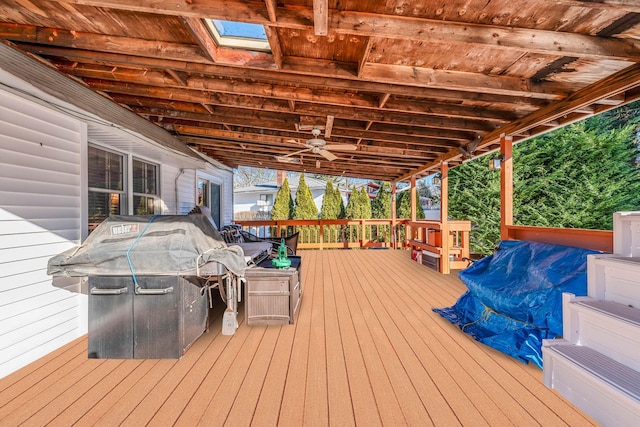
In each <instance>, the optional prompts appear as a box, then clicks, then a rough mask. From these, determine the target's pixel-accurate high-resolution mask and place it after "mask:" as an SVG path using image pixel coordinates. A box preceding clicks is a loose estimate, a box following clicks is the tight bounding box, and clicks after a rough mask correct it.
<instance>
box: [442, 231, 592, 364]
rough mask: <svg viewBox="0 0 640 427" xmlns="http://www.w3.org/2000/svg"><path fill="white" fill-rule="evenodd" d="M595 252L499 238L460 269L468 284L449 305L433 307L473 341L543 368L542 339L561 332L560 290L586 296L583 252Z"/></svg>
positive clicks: (585, 257) (585, 271) (556, 335)
mask: <svg viewBox="0 0 640 427" xmlns="http://www.w3.org/2000/svg"><path fill="white" fill-rule="evenodd" d="M595 253H598V252H596V251H592V250H588V249H581V248H574V247H568V246H560V245H550V244H545V243H537V242H528V241H502V242H500V245H499V248H498V251H496V253H495V254H493V255H491V256H488V257H486V258H483V259H481V260H479V261H476V262H475V263H474V264H473V265H471V266H470V267H469V268H467V269H466V270H462V271H461V272H460V273H459V275H458V276H459V277H460V280H462V282H463V283H464V284H465V285H466V286H467V289H468V291H467V292H465V293H464V294H463V295H462V296H461V297H460V298H459V299H458V301H457V302H456V303H455V305H453V306H452V307H448V308H442V309H433V311H435V312H436V313H439V314H440V315H441V316H442V317H444V318H445V319H448V320H449V321H450V322H451V323H454V324H456V325H458V326H460V328H461V329H462V330H463V331H464V332H466V333H468V334H469V335H471V336H472V337H474V338H475V339H476V340H478V341H480V342H482V343H484V344H487V345H489V346H490V347H493V348H495V349H497V350H500V351H502V352H503V353H506V354H508V355H510V356H513V357H515V358H517V359H519V360H521V361H523V362H525V363H526V362H528V361H532V362H533V363H535V364H536V365H538V366H539V367H540V368H542V348H541V347H542V340H543V339H547V338H556V337H558V336H561V335H562V293H563V292H570V293H573V294H575V295H586V294H587V255H588V254H595Z"/></svg>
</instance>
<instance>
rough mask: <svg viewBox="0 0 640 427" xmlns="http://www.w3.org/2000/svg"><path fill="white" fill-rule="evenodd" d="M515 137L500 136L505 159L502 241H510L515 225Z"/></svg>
mask: <svg viewBox="0 0 640 427" xmlns="http://www.w3.org/2000/svg"><path fill="white" fill-rule="evenodd" d="M512 153H513V137H511V136H506V135H505V134H502V135H500V154H501V155H502V156H503V157H504V158H503V160H502V163H501V165H500V239H501V240H507V239H509V229H508V227H509V226H510V225H513V154H512Z"/></svg>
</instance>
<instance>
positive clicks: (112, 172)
mask: <svg viewBox="0 0 640 427" xmlns="http://www.w3.org/2000/svg"><path fill="white" fill-rule="evenodd" d="M88 160H89V187H93V188H104V189H106V190H119V191H121V190H122V188H123V180H124V167H123V164H124V158H123V156H121V155H119V154H115V153H110V152H108V151H104V150H101V149H99V148H96V147H92V146H89V151H88Z"/></svg>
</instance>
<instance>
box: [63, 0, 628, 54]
mask: <svg viewBox="0 0 640 427" xmlns="http://www.w3.org/2000/svg"><path fill="white" fill-rule="evenodd" d="M55 1H59V2H65V3H71V4H83V5H91V6H96V7H105V8H112V9H123V10H130V11H137V12H146V13H155V14H158V13H160V14H166V15H175V16H190V17H195V18H214V19H226V20H231V21H241V22H252V23H257V24H265V25H266V24H270V23H271V21H270V19H269V16H268V12H267V10H266V9H267V8H266V7H265V5H264V2H259V1H240V0H236V1H233V0H227V1H225V2H204V3H200V2H197V3H196V2H193V3H177V2H175V1H172V0H156V1H154V2H153V3H152V4H147V3H142V4H139V2H130V1H129V0H55ZM576 1H577V0H576ZM618 1H623V0H618ZM627 1H629V2H631V3H627V4H623V5H622V6H621V7H622V8H623V10H625V9H624V8H625V7H626V10H628V8H634V7H633V6H634V3H633V1H634V0H627ZM577 3H580V4H581V7H589V6H592V7H594V8H597V5H596V3H597V2H595V1H590V2H582V1H578V2H577ZM616 6H619V7H620V5H616ZM635 8H637V6H636V7H635ZM636 12H637V11H636ZM276 13H277V15H278V22H277V25H278V26H282V27H287V28H298V29H311V28H312V23H313V22H314V19H313V18H314V13H315V12H314V8H304V7H296V8H286V7H282V8H278V10H277V12H276ZM328 27H329V28H331V30H332V31H335V32H338V33H345V34H357V35H363V36H372V37H385V38H393V39H410V40H416V41H446V42H448V43H451V42H456V43H464V44H476V45H489V46H491V47H493V48H498V49H517V50H521V51H525V52H533V53H542V54H545V55H548V54H555V55H559V56H574V57H585V58H606V59H623V60H630V61H640V50H639V49H638V48H637V46H634V45H633V44H631V43H628V42H626V41H624V40H618V39H604V38H598V37H594V36H588V35H582V34H574V33H567V32H560V31H548V30H534V29H526V28H513V27H505V26H497V25H486V24H471V23H467V22H465V23H462V22H447V21H441V20H435V19H423V18H414V17H404V16H397V15H371V14H368V13H363V12H357V11H343V10H335V11H331V13H330V16H329V22H328Z"/></svg>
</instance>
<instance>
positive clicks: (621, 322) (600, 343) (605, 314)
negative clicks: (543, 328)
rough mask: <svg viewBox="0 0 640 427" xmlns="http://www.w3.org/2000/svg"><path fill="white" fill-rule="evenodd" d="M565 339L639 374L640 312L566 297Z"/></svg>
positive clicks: (588, 299) (564, 302)
mask: <svg viewBox="0 0 640 427" xmlns="http://www.w3.org/2000/svg"><path fill="white" fill-rule="evenodd" d="M563 320H564V323H563V337H564V339H565V340H566V341H568V342H570V343H571V344H576V345H583V346H587V347H591V348H592V349H594V350H595V351H598V352H600V353H602V354H604V355H606V356H608V357H610V358H612V359H614V360H616V361H617V362H619V363H622V364H624V365H627V366H628V367H630V368H632V369H635V370H638V371H640V351H639V349H640V309H637V308H632V307H629V306H626V305H623V304H619V303H617V302H613V301H600V300H595V299H593V298H589V297H575V296H574V295H572V294H564V295H563Z"/></svg>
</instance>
